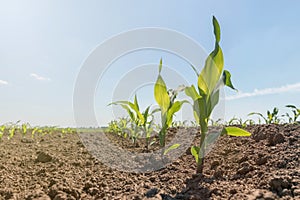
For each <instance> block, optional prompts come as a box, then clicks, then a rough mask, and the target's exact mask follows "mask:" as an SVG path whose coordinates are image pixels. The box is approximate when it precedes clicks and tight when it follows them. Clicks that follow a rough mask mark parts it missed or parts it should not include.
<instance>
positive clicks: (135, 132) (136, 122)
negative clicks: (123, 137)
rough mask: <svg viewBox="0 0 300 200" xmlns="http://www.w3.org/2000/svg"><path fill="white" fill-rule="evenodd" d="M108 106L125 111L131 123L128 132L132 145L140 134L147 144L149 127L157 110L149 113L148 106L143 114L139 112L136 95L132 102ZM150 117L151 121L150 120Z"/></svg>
mask: <svg viewBox="0 0 300 200" xmlns="http://www.w3.org/2000/svg"><path fill="white" fill-rule="evenodd" d="M109 105H120V106H122V108H124V109H125V110H126V111H127V113H128V115H129V117H130V121H131V123H130V127H129V129H128V130H129V134H130V137H131V138H132V140H133V143H134V144H136V141H137V138H138V137H139V136H140V134H141V133H142V134H144V135H145V136H146V141H147V143H149V140H150V135H151V132H152V128H151V126H152V121H153V114H154V113H155V112H157V111H158V109H154V110H153V111H151V112H150V107H151V106H148V107H147V108H146V109H145V111H144V112H141V111H140V107H139V104H138V100H137V96H136V95H135V96H134V101H133V102H130V101H116V102H112V103H110V104H109ZM151 117H152V119H151V120H150V118H151Z"/></svg>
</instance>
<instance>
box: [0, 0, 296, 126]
mask: <svg viewBox="0 0 300 200" xmlns="http://www.w3.org/2000/svg"><path fill="white" fill-rule="evenodd" d="M288 2H289V3H287V1H276V2H275V1H271V0H266V1H237V0H235V1H234V0H228V1H221V0H219V1H196V0H194V1H171V0H169V1H155V0H152V1H137V0H136V1H133V0H132V1H131V0H128V1H121V0H119V1H113V0H112V1H68V0H64V1H59V0H51V1H50V0H49V1H47V0H45V1H37V0H36V1H32V0H28V1H21V0H19V1H16V0H10V1H1V2H0V24H1V31H0V43H1V45H0V92H1V94H2V95H1V103H0V124H2V123H6V122H14V121H17V120H22V121H23V122H29V123H31V124H33V125H60V126H75V123H74V116H73V100H72V98H73V91H74V84H75V82H76V78H77V75H78V73H79V71H80V68H81V66H82V64H83V62H84V61H85V59H86V58H87V57H88V56H89V54H90V53H91V52H92V51H93V50H94V49H95V48H96V47H97V46H98V45H100V44H101V43H103V42H104V41H105V40H107V39H109V38H110V37H112V36H114V35H116V34H119V33H121V32H125V31H128V30H132V29H136V28H143V27H161V28H168V29H173V30H176V31H178V32H181V33H183V34H185V35H187V36H189V37H191V38H193V39H194V40H195V41H197V42H198V43H199V44H200V45H201V46H203V48H204V49H205V50H206V51H207V52H209V51H211V50H212V48H213V45H214V38H213V33H212V25H211V18H212V15H215V16H216V17H217V19H218V21H219V23H220V25H221V32H222V36H221V37H222V38H221V47H222V49H223V52H224V57H225V68H226V69H228V70H229V71H230V72H231V74H232V79H233V83H234V84H235V86H236V87H237V89H238V90H239V93H237V94H236V93H234V92H232V91H230V90H228V89H226V90H225V93H226V98H227V100H226V101H225V118H226V119H228V118H231V117H232V116H238V117H243V118H245V117H246V115H247V114H248V113H249V112H252V111H258V112H263V113H265V112H266V110H268V109H273V107H274V106H277V107H279V108H280V110H281V112H282V113H284V112H286V110H285V109H284V106H285V105H286V104H295V105H297V106H298V107H299V106H300V102H299V99H300V79H299V74H300V67H299V64H298V63H299V62H298V59H299V55H300V49H299V46H300V40H299V38H298V36H299V35H300V25H299V19H300V14H299V9H300V2H298V1H288ZM116 48H117V47H116ZM161 57H163V59H164V64H166V65H167V66H170V68H172V67H175V68H176V69H179V68H181V66H182V67H184V65H188V64H187V63H185V62H184V61H182V60H180V59H178V58H175V57H174V56H173V55H169V54H167V53H164V52H159V51H156V52H152V51H141V52H136V53H133V54H132V55H128V56H124V57H122V58H120V59H119V60H118V61H117V62H115V63H114V64H112V66H111V69H112V71H111V72H110V73H109V72H108V73H107V74H106V77H104V78H103V80H102V82H103V81H104V83H103V84H104V85H102V86H101V87H102V88H101V87H98V89H103V88H104V91H111V90H113V89H114V87H113V86H112V85H113V84H110V82H109V81H112V80H115V81H117V80H120V79H121V78H122V77H123V75H124V74H123V75H122V73H125V72H126V71H124V72H123V71H122V70H119V69H120V68H121V67H122V66H124V65H125V66H126V67H124V68H122V69H127V70H130V69H133V68H134V67H136V66H138V65H142V64H143V63H157V64H158V62H159V59H160V58H161ZM175 65H176V66H175ZM155 70H156V69H155ZM179 71H180V70H179ZM183 71H185V70H184V69H183ZM182 73H183V72H182ZM166 76H167V75H166ZM191 79H195V77H191ZM114 84H116V83H114ZM167 84H168V85H172V80H171V81H170V82H167ZM114 86H115V85H114ZM148 91H151V87H150V86H147V87H144V88H143V89H140V90H139V91H138V94H139V93H140V98H139V99H140V101H143V102H146V103H153V99H151V98H150V99H143V97H147V94H148V93H149V92H148ZM95 96H96V97H95V99H96V102H95V113H96V115H97V118H98V121H99V124H104V123H106V122H107V121H109V120H111V119H112V115H110V114H109V112H110V110H109V108H108V107H106V105H107V103H109V102H107V101H108V100H109V98H106V97H105V96H103V94H100V93H99V91H95ZM108 96H109V95H108ZM146 103H145V104H146ZM107 109H108V110H107Z"/></svg>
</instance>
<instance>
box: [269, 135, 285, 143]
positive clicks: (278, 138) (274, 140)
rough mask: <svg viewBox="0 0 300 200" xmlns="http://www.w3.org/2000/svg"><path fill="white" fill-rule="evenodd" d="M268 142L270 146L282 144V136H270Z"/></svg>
mask: <svg viewBox="0 0 300 200" xmlns="http://www.w3.org/2000/svg"><path fill="white" fill-rule="evenodd" d="M268 142H269V145H270V146H275V145H277V144H280V143H283V142H284V135H283V134H281V133H277V134H274V135H270V136H269V140H268Z"/></svg>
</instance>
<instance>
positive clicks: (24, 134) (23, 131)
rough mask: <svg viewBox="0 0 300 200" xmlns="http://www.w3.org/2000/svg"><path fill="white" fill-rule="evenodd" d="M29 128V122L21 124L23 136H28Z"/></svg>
mask: <svg viewBox="0 0 300 200" xmlns="http://www.w3.org/2000/svg"><path fill="white" fill-rule="evenodd" d="M27 129H28V125H27V124H22V126H21V130H22V131H21V132H22V136H23V138H24V137H25V136H26V134H27Z"/></svg>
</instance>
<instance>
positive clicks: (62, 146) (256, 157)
mask: <svg viewBox="0 0 300 200" xmlns="http://www.w3.org/2000/svg"><path fill="white" fill-rule="evenodd" d="M187 129H191V128H187ZM246 130H248V131H249V132H250V133H252V135H251V137H230V136H222V137H219V138H218V141H217V143H216V144H215V145H214V147H213V150H212V151H211V152H209V153H208V155H207V156H206V157H205V163H204V170H203V174H202V175H199V174H198V175H196V174H195V170H196V167H197V166H196V163H195V160H194V157H193V156H192V155H191V153H190V150H187V151H186V153H185V154H184V155H182V156H181V157H179V158H178V159H177V160H175V161H174V162H173V163H172V164H170V165H168V166H167V167H166V168H162V169H161V170H158V171H154V172H150V173H127V172H120V171H117V170H114V169H111V168H109V167H107V166H105V165H103V164H102V163H101V162H99V161H98V160H97V159H95V158H94V157H93V156H92V155H91V154H90V153H89V152H88V151H87V150H86V148H85V147H84V146H83V144H82V142H81V140H80V137H79V136H78V134H75V133H70V134H61V133H60V132H59V131H56V132H53V133H51V134H46V135H44V136H42V135H41V134H37V135H35V136H34V137H33V138H32V137H31V135H30V134H27V135H25V137H24V136H22V134H15V136H14V137H12V138H11V139H10V140H8V139H7V137H3V138H2V141H1V142H0V154H1V155H0V163H1V164H0V172H1V173H0V182H1V188H0V199H56V200H58V199H299V198H300V165H299V163H300V161H299V155H300V125H297V124H277V125H276V124H268V125H249V126H247V127H246ZM169 131H172V133H176V128H170V129H169ZM191 131H192V129H191ZM79 134H80V133H79ZM95 134H97V133H95ZM106 135H107V136H108V138H109V139H110V140H111V141H112V142H115V143H118V144H119V145H120V146H121V147H123V148H131V150H132V151H134V150H135V149H136V151H140V149H141V148H142V147H132V142H131V141H130V140H129V139H128V138H127V139H124V138H121V137H120V136H117V135H116V134H106ZM195 142H196V143H197V142H199V137H196V139H195ZM115 159H117V158H115Z"/></svg>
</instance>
